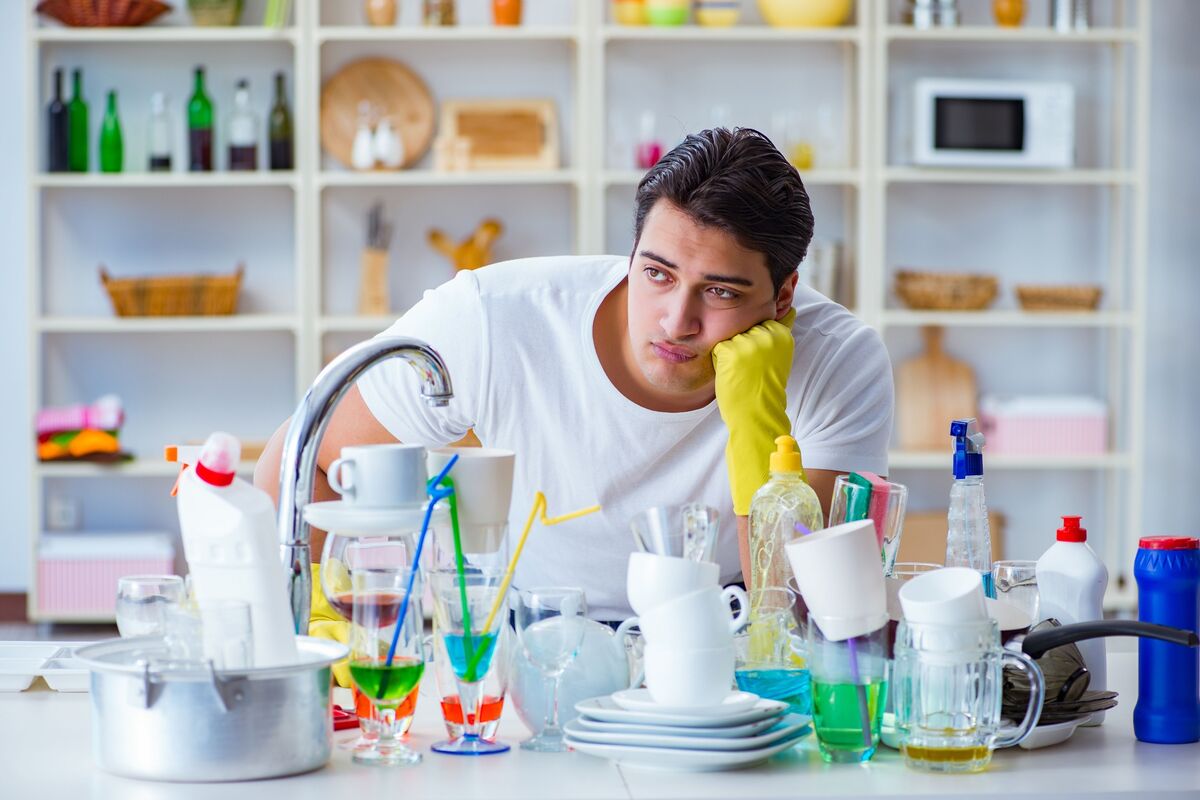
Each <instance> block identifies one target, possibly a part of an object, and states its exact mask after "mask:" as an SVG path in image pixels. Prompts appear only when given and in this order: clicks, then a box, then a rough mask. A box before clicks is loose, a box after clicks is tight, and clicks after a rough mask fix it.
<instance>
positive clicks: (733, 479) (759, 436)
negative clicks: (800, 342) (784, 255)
mask: <svg viewBox="0 0 1200 800" xmlns="http://www.w3.org/2000/svg"><path fill="white" fill-rule="evenodd" d="M795 320H796V311H795V309H793V310H791V311H789V312H788V313H787V316H786V317H784V318H783V319H782V320H779V321H776V320H773V319H770V320H767V321H766V322H761V323H759V324H758V325H755V326H754V327H753V328H751V329H750V330H748V331H746V332H745V333H739V334H738V335H737V336H734V337H733V338H732V339H728V340H726V341H724V342H720V343H718V344H717V346H716V347H714V348H713V351H712V359H713V369H714V371H715V372H716V376H717V380H716V384H717V385H716V390H717V408H718V409H719V410H720V412H721V419H723V420H725V427H726V428H728V429H729V443H728V444H726V445H725V468H726V469H727V470H728V471H729V490H730V494H731V495H733V512H734V513H735V514H737V515H738V516H745V515H746V514H749V513H750V500H751V499H752V498H753V497H754V493H755V492H757V491H758V489H759V487H760V486H762V485H763V484H764V483H766V482H767V477H768V468H767V467H768V461H769V459H770V455H771V453H773V452H774V451H775V437H777V436H783V435H784V434H790V433H791V432H792V421H791V420H790V419H788V415H787V382H788V376H789V375H791V372H792V351H793V350H794V349H795V347H796V343H795V340H793V339H792V323H793V322H794V321H795Z"/></svg>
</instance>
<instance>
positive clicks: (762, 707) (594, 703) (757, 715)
mask: <svg viewBox="0 0 1200 800" xmlns="http://www.w3.org/2000/svg"><path fill="white" fill-rule="evenodd" d="M788 708H789V706H788V704H787V703H781V702H779V701H778V700H759V701H758V703H756V704H755V705H754V707H753V708H749V709H747V710H745V711H743V712H741V713H738V714H733V715H725V716H720V717H715V718H714V717H691V716H684V715H675V714H647V713H646V712H644V711H626V710H625V709H623V708H621V707H620V706H618V705H617V704H616V703H614V702H613V699H612V698H611V697H593V698H591V699H590V700H583V701H580V702H578V703H576V704H575V710H576V711H578V712H579V713H580V714H583V715H584V716H585V717H590V718H591V719H594V720H599V721H600V722H621V723H628V724H633V725H679V726H682V727H686V728H729V727H733V726H734V725H746V724H749V723H751V722H761V721H763V720H765V719H770V718H772V717H780V716H783V714H784V712H786V711H787V710H788Z"/></svg>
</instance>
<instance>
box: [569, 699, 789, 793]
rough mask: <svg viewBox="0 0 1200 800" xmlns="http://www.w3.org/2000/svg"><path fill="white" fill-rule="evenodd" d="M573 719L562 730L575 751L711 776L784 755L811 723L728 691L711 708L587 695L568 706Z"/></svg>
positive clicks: (780, 705)
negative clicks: (673, 706)
mask: <svg viewBox="0 0 1200 800" xmlns="http://www.w3.org/2000/svg"><path fill="white" fill-rule="evenodd" d="M575 710H576V711H578V712H579V716H578V717H577V718H575V719H573V720H571V721H570V722H568V723H567V724H566V726H565V728H564V730H565V731H566V740H567V744H569V745H570V746H571V747H572V748H573V749H575V750H578V751H579V752H581V753H587V754H589V755H593V756H598V757H600V758H607V759H610V760H612V761H615V762H617V763H618V764H620V765H622V766H628V767H636V768H639V769H656V770H671V771H682V772H714V771H717V770H725V769H739V768H741V767H749V766H752V765H754V764H759V763H762V762H763V761H766V760H767V759H768V758H770V757H771V756H773V755H776V754H778V753H782V752H784V751H787V750H790V749H792V748H793V747H795V746H796V742H797V740H798V739H800V738H801V737H802V736H804V735H806V734H808V733H810V732H811V731H812V726H811V724H810V722H811V721H810V719H809V718H808V717H807V716H803V715H799V714H788V713H787V712H788V705H787V703H780V702H778V701H775V700H763V699H761V698H760V697H758V695H754V694H750V693H748V692H732V693H730V695H729V696H728V697H726V698H725V701H724V702H722V703H721V704H720V705H718V706H712V707H708V708H672V707H667V706H662V705H659V704H657V703H655V702H654V701H653V700H652V699H651V697H650V693H649V692H648V691H647V690H645V689H628V690H625V691H621V692H617V693H616V694H614V695H612V696H611V697H593V698H592V699H591V700H584V701H583V702H581V703H577V704H576V705H575Z"/></svg>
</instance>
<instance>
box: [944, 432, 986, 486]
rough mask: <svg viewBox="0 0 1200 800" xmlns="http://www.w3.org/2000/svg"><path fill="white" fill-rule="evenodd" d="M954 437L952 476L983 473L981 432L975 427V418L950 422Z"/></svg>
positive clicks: (951, 433) (961, 477) (965, 476)
mask: <svg viewBox="0 0 1200 800" xmlns="http://www.w3.org/2000/svg"><path fill="white" fill-rule="evenodd" d="M950 435H951V436H953V437H954V478H955V480H961V479H963V478H967V477H972V476H975V475H982V474H983V444H984V439H983V434H982V433H980V432H979V431H978V430H977V429H976V428H975V418H974V417H969V418H967V419H956V420H954V421H953V422H951V423H950Z"/></svg>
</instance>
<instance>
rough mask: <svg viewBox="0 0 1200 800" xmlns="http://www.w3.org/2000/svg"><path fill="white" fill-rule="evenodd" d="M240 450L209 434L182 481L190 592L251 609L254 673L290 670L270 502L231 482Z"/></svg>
mask: <svg viewBox="0 0 1200 800" xmlns="http://www.w3.org/2000/svg"><path fill="white" fill-rule="evenodd" d="M241 450H242V447H241V444H240V443H239V442H238V440H237V439H236V438H234V437H233V436H231V435H229V434H228V433H214V434H212V435H211V436H209V437H208V441H207V442H205V443H204V448H203V450H202V451H201V453H200V458H199V459H198V461H197V463H196V464H194V465H190V466H189V467H188V468H187V469H186V470H184V472H183V474H182V475H181V476H180V478H179V494H178V501H179V506H178V508H179V527H180V530H181V532H182V534H183V552H184V555H185V557H186V558H187V562H188V571H189V572H190V573H191V580H192V590H193V592H195V595H196V600H197V601H198V602H199V603H200V604H201V605H203V604H204V603H206V602H208V601H211V600H241V601H243V602H245V603H247V604H249V606H250V617H251V619H250V624H251V625H252V627H253V629H254V630H253V634H254V666H256V667H268V666H278V665H282V664H294V663H296V661H297V660H298V654H297V651H296V636H295V624H294V623H293V621H292V612H291V607H290V606H289V604H288V597H287V581H286V575H285V573H284V569H283V562H282V561H281V560H280V557H279V541H278V539H277V537H276V534H275V507H274V505H273V504H272V503H271V498H270V497H268V496H267V494H266V493H265V492H263V491H261V490H259V489H256V488H254V487H253V486H252V485H250V484H249V483H247V482H246V481H244V480H241V479H240V478H237V477H236V476H235V475H234V471H235V469H236V468H237V464H238V461H239V459H240V458H241Z"/></svg>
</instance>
